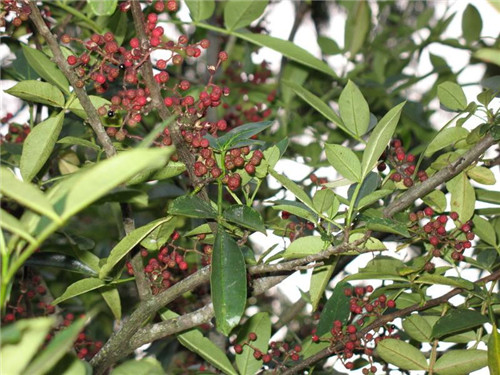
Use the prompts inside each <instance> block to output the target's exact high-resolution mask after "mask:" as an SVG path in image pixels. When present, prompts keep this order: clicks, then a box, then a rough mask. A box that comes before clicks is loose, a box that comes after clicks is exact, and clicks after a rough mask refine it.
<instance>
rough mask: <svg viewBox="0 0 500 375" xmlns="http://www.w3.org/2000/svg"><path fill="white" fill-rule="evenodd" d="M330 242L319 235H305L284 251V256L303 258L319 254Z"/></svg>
mask: <svg viewBox="0 0 500 375" xmlns="http://www.w3.org/2000/svg"><path fill="white" fill-rule="evenodd" d="M328 245H329V243H328V242H327V241H324V240H322V239H321V237H319V236H305V237H300V238H297V239H296V240H295V241H293V242H292V243H291V244H290V246H288V247H287V248H286V250H285V252H284V253H283V257H284V258H302V257H305V256H307V255H312V254H317V253H319V252H321V251H322V250H325V249H326V248H327V247H328Z"/></svg>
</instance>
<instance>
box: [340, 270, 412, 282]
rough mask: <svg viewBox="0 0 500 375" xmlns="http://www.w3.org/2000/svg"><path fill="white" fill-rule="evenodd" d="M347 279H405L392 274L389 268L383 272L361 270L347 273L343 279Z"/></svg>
mask: <svg viewBox="0 0 500 375" xmlns="http://www.w3.org/2000/svg"><path fill="white" fill-rule="evenodd" d="M349 280H394V281H407V279H406V278H404V277H401V276H396V275H394V274H393V273H392V272H391V270H386V271H385V272H371V271H370V272H363V273H356V274H352V275H349V276H347V277H345V278H344V281H349Z"/></svg>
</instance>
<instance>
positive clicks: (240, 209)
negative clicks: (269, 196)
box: [222, 204, 266, 234]
mask: <svg viewBox="0 0 500 375" xmlns="http://www.w3.org/2000/svg"><path fill="white" fill-rule="evenodd" d="M222 216H223V217H224V219H226V220H227V221H230V222H231V223H235V224H238V225H241V226H243V227H245V228H249V229H252V230H255V231H258V232H261V233H263V234H266V227H265V226H264V222H263V221H262V216H260V213H258V212H257V211H256V210H255V209H254V208H252V207H248V206H244V205H236V204H235V205H231V206H230V207H228V208H227V209H226V210H225V211H224V213H223V215H222Z"/></svg>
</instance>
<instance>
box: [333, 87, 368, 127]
mask: <svg viewBox="0 0 500 375" xmlns="http://www.w3.org/2000/svg"><path fill="white" fill-rule="evenodd" d="M339 110H340V117H341V118H342V121H343V122H344V125H345V126H346V127H347V128H348V129H349V130H351V132H352V133H354V134H356V135H358V136H361V135H363V134H365V133H366V131H367V130H368V125H369V124H370V109H369V108H368V103H367V101H366V99H365V98H364V96H363V94H362V93H361V91H360V89H359V88H358V86H356V84H355V83H354V82H352V81H351V80H349V81H348V82H347V85H346V87H345V88H344V89H343V90H342V93H341V94H340V98H339Z"/></svg>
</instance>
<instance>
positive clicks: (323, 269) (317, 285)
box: [309, 257, 339, 311]
mask: <svg viewBox="0 0 500 375" xmlns="http://www.w3.org/2000/svg"><path fill="white" fill-rule="evenodd" d="M338 260H339V257H330V258H329V259H327V260H325V261H324V262H323V263H324V264H323V265H322V266H318V267H314V269H313V272H312V275H311V283H310V286H309V297H310V299H311V305H312V308H313V311H315V310H316V309H317V308H318V304H319V303H320V301H321V300H322V298H323V294H324V293H325V289H326V287H327V286H328V283H329V282H330V279H331V277H332V274H333V270H334V269H335V266H336V264H337V262H338Z"/></svg>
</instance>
